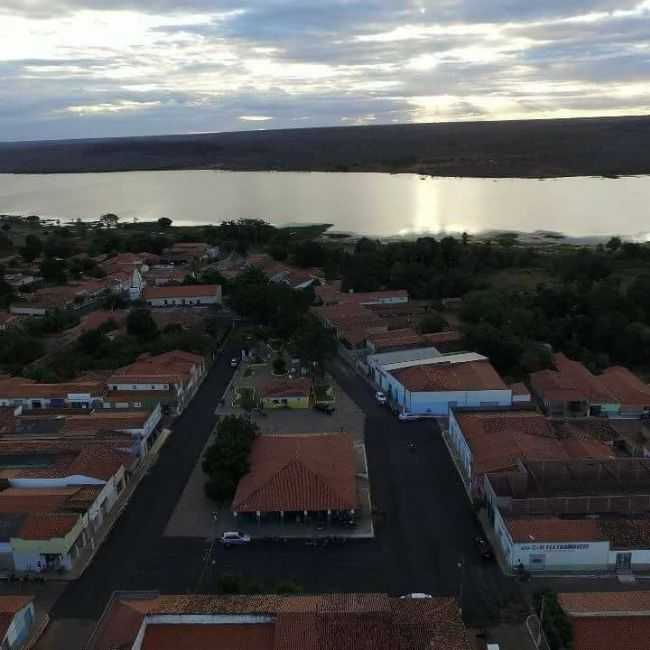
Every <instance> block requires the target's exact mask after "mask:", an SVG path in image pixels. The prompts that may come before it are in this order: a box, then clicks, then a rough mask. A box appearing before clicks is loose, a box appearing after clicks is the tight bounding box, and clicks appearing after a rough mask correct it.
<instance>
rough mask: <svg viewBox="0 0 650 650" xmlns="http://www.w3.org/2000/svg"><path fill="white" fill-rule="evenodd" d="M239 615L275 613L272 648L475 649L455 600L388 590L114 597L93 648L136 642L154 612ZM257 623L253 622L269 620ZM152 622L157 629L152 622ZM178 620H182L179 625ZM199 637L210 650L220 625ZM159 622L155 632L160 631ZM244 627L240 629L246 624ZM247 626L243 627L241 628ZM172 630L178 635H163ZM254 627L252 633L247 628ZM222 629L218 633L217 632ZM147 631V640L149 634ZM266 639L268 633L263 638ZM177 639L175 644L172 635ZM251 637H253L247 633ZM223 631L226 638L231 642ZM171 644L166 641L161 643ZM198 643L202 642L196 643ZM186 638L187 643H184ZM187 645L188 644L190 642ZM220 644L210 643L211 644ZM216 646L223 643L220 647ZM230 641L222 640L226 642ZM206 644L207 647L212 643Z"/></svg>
mask: <svg viewBox="0 0 650 650" xmlns="http://www.w3.org/2000/svg"><path fill="white" fill-rule="evenodd" d="M190 614H193V615H221V616H227V615H236V614H243V615H248V616H256V615H258V616H270V617H271V618H272V621H271V623H270V624H271V625H272V627H273V629H274V632H273V639H272V640H273V643H272V645H271V646H265V645H261V650H266V649H267V647H268V648H269V650H270V649H272V650H425V649H426V650H469V648H470V646H469V643H468V639H467V636H466V633H465V628H464V626H463V622H462V620H461V617H460V612H459V609H458V605H457V603H456V602H455V600H454V599H452V598H430V599H422V600H401V599H399V598H389V597H388V596H386V595H384V594H329V595H324V596H290V597H286V596H159V597H153V596H152V597H150V598H139V599H138V598H136V597H133V598H128V596H124V597H122V598H121V599H118V600H117V601H114V602H113V603H112V604H111V606H110V609H109V610H108V611H107V613H106V615H105V616H104V617H103V620H102V621H101V622H100V626H99V628H98V631H97V634H96V637H95V639H94V643H92V644H91V646H90V650H113V648H115V647H121V646H122V645H124V646H126V647H130V645H132V643H133V640H134V639H135V637H136V635H137V634H138V631H139V630H140V627H141V625H142V623H144V622H145V621H146V620H147V619H146V617H147V616H149V615H156V616H164V615H176V616H179V615H180V616H183V615H190ZM268 624H269V623H268V621H266V620H264V619H262V620H261V622H260V623H257V624H255V623H251V624H250V625H249V627H259V628H262V627H264V626H266V625H268ZM149 625H151V628H150V627H149ZM149 625H148V626H147V628H146V635H148V634H149V633H151V634H152V635H155V636H152V637H151V638H152V639H153V638H155V639H156V640H157V641H158V643H159V644H160V645H156V646H151V647H155V648H156V650H158V649H159V648H162V649H167V648H171V647H173V648H179V647H181V646H180V645H178V643H179V636H178V633H177V632H176V630H172V629H171V628H172V627H173V626H171V625H160V626H158V625H157V624H154V623H150V624H149ZM180 625H184V624H183V623H181V624H180ZM186 625H187V624H185V625H184V629H183V631H184V632H186V633H187V634H197V637H194V636H191V637H189V636H188V637H185V638H182V639H180V642H181V643H182V642H183V641H186V639H187V638H192V639H193V640H195V639H196V640H195V642H194V643H192V644H191V647H192V650H194V649H195V648H196V650H204V647H205V646H203V645H200V644H202V643H204V642H206V641H209V639H210V634H211V632H210V631H208V628H212V627H220V626H218V625H210V624H206V623H203V624H201V625H196V626H193V627H200V628H205V629H201V630H200V631H196V632H194V631H190V630H189V627H185V626H186ZM155 627H158V629H157V630H154V628H155ZM229 627H230V630H229V632H232V633H233V636H232V637H230V634H228V639H227V640H228V641H230V642H231V644H230V645H228V646H227V647H228V648H229V649H230V648H233V649H234V648H237V649H238V650H239V649H240V648H241V649H242V650H243V649H245V648H250V650H253V648H255V650H257V648H259V647H260V645H259V644H260V643H261V644H263V643H265V642H267V641H268V637H267V636H265V635H262V633H260V638H259V639H258V640H257V643H258V645H254V646H250V645H245V643H246V642H247V639H246V638H242V637H241V636H239V637H238V636H237V635H236V634H235V632H236V631H237V628H240V626H235V625H233V626H229ZM240 629H241V628H240ZM242 631H243V630H242ZM166 633H168V634H170V635H172V636H171V637H167V638H165V635H166ZM249 633H250V631H249ZM215 634H219V632H215ZM146 635H145V638H146ZM262 637H263V638H262ZM170 638H172V639H175V640H176V641H177V644H176V645H175V646H171V645H169V639H170ZM249 639H250V637H249ZM225 640H226V639H225V638H223V637H222V643H223V642H225ZM163 644H165V645H163ZM197 644H198V645H197ZM186 645H187V643H185V644H183V645H182V647H186ZM187 647H188V648H189V647H190V645H187ZM216 647H217V646H216V645H212V646H208V648H210V650H212V648H216ZM218 647H221V645H219V646H218ZM225 647H226V646H224V648H225ZM206 650H207V648H206Z"/></svg>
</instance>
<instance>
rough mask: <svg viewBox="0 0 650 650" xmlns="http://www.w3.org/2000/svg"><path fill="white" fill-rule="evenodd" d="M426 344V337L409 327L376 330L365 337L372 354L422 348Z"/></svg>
mask: <svg viewBox="0 0 650 650" xmlns="http://www.w3.org/2000/svg"><path fill="white" fill-rule="evenodd" d="M426 344H427V342H426V339H425V338H424V337H423V336H421V335H420V334H418V333H417V332H416V331H415V330H414V329H413V328H410V327H407V328H403V329H395V330H388V331H386V332H376V333H374V334H368V336H367V337H366V346H367V347H368V350H370V352H371V353H372V354H378V353H382V352H392V351H396V350H408V349H411V348H423V347H425V346H426Z"/></svg>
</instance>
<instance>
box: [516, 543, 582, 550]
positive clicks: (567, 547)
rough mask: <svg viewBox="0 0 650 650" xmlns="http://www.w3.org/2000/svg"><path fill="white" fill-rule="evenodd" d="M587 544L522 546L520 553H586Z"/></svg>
mask: <svg viewBox="0 0 650 650" xmlns="http://www.w3.org/2000/svg"><path fill="white" fill-rule="evenodd" d="M589 546H590V545H589V544H524V545H523V546H520V547H519V548H520V550H522V551H586V550H587V549H588V548H589Z"/></svg>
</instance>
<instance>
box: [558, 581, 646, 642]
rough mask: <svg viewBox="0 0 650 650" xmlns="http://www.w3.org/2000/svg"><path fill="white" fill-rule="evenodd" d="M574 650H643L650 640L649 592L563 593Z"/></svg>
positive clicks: (561, 596) (561, 602) (561, 600)
mask: <svg viewBox="0 0 650 650" xmlns="http://www.w3.org/2000/svg"><path fill="white" fill-rule="evenodd" d="M557 600H558V604H559V605H560V607H561V608H562V610H563V611H564V614H565V615H566V616H567V618H568V620H569V623H570V625H571V632H572V637H573V640H572V648H573V650H613V649H614V648H615V649H616V650H640V649H641V648H646V647H647V646H648V639H650V591H610V592H608V591H592V592H588V593H585V592H577V593H560V594H558V596H557Z"/></svg>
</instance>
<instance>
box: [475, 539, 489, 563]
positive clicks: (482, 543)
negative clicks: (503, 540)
mask: <svg viewBox="0 0 650 650" xmlns="http://www.w3.org/2000/svg"><path fill="white" fill-rule="evenodd" d="M474 544H475V545H476V548H477V550H478V552H479V555H480V556H481V558H482V559H484V560H493V559H494V553H493V552H492V549H491V548H490V545H489V544H488V542H487V541H486V540H485V539H484V538H483V537H475V538H474Z"/></svg>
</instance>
